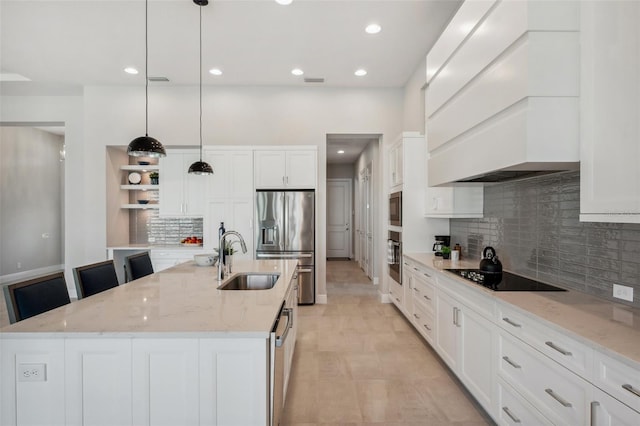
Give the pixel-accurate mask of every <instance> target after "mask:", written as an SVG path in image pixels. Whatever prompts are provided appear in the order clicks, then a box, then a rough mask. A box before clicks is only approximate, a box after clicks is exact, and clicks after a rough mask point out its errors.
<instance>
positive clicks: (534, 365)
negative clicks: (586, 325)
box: [498, 332, 591, 425]
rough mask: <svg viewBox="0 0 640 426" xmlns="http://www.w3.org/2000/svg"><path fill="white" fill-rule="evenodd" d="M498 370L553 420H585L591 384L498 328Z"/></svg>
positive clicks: (578, 423) (501, 375) (574, 421)
mask: <svg viewBox="0 0 640 426" xmlns="http://www.w3.org/2000/svg"><path fill="white" fill-rule="evenodd" d="M498 356H499V358H498V362H499V367H498V374H499V376H500V377H501V378H502V379H504V381H505V382H507V383H509V384H510V385H511V386H513V387H514V388H515V389H516V390H517V391H518V392H519V393H520V394H522V395H523V396H524V397H525V398H526V399H527V400H528V401H529V402H531V404H533V406H534V407H536V408H538V409H539V410H540V411H541V412H542V413H543V414H544V415H545V416H546V417H548V418H549V419H550V420H551V421H552V422H553V423H556V424H567V425H583V424H587V423H588V417H587V414H588V408H589V403H590V396H591V384H590V383H588V382H586V381H584V380H582V379H581V378H580V377H578V376H576V375H575V374H573V373H571V372H570V371H568V370H567V369H565V368H563V367H562V366H560V365H558V364H557V363H555V362H553V361H552V360H550V359H549V358H547V357H546V356H544V355H543V354H541V353H539V352H537V351H535V350H531V348H530V347H529V346H528V345H525V344H524V343H522V342H519V341H518V340H517V339H515V338H513V337H512V336H510V335H509V334H508V333H505V332H500V336H499V350H498Z"/></svg>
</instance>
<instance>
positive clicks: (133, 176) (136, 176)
mask: <svg viewBox="0 0 640 426" xmlns="http://www.w3.org/2000/svg"><path fill="white" fill-rule="evenodd" d="M141 180H142V175H141V174H140V173H138V172H131V173H129V183H132V184H134V185H137V184H139V183H140V181H141Z"/></svg>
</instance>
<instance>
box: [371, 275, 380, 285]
mask: <svg viewBox="0 0 640 426" xmlns="http://www.w3.org/2000/svg"><path fill="white" fill-rule="evenodd" d="M378 284H380V278H378V277H373V285H378Z"/></svg>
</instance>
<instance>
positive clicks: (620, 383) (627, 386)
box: [593, 351, 640, 424]
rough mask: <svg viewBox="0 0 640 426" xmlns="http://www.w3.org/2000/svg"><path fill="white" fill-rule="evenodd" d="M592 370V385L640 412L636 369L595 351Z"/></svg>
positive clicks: (639, 377) (638, 380) (639, 382)
mask: <svg viewBox="0 0 640 426" xmlns="http://www.w3.org/2000/svg"><path fill="white" fill-rule="evenodd" d="M594 370H595V371H594V378H593V383H594V384H595V385H596V386H598V387H599V388H600V389H602V390H604V391H605V392H607V393H608V394H610V395H611V396H613V397H614V398H616V399H618V400H619V401H621V402H623V403H624V404H626V405H628V406H629V407H631V408H633V409H634V410H636V411H638V412H640V374H639V373H638V369H637V368H633V367H631V366H629V365H627V364H624V363H622V362H620V361H618V360H615V359H613V358H612V357H610V356H607V355H605V354H603V353H601V352H597V351H596V352H595V353H594ZM637 424H640V423H637Z"/></svg>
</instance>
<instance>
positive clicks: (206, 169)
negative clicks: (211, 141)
mask: <svg viewBox="0 0 640 426" xmlns="http://www.w3.org/2000/svg"><path fill="white" fill-rule="evenodd" d="M193 2H194V3H195V4H197V5H198V6H201V7H200V161H196V162H195V163H193V164H192V165H191V166H190V167H189V173H191V174H194V175H212V174H213V168H212V167H211V166H210V165H209V163H207V162H204V161H202V6H206V5H208V4H209V0H193Z"/></svg>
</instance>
